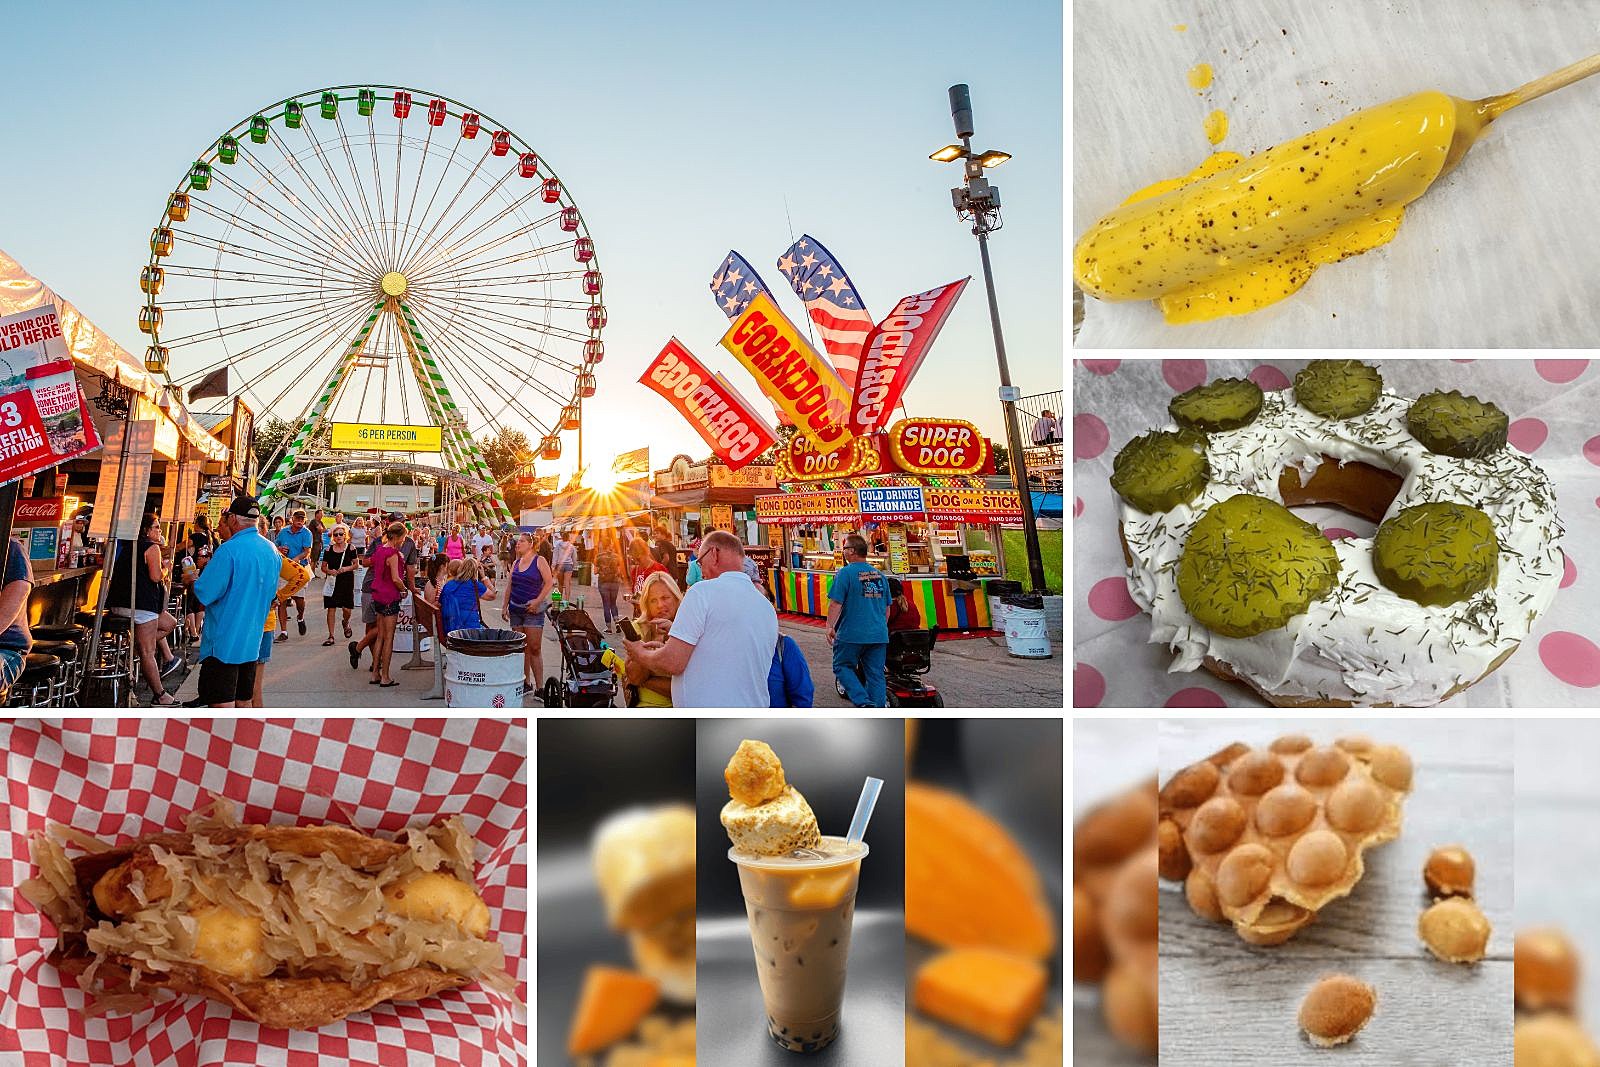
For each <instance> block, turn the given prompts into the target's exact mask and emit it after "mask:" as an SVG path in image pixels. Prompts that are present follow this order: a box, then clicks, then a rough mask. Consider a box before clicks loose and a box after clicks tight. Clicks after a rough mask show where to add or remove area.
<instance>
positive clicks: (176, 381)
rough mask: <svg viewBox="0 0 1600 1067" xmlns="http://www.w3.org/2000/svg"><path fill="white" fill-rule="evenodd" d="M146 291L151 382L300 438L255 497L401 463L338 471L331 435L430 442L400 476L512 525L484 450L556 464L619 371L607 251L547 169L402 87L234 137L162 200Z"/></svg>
mask: <svg viewBox="0 0 1600 1067" xmlns="http://www.w3.org/2000/svg"><path fill="white" fill-rule="evenodd" d="M139 287H140V289H141V291H142V292H143V293H144V304H143V306H142V307H141V309H140V312H139V328H140V330H142V331H143V332H145V333H146V334H148V335H149V347H148V348H147V350H146V354H145V362H146V366H147V367H149V369H150V370H151V371H152V372H153V373H158V374H163V375H165V376H166V377H167V379H168V381H169V382H170V383H171V384H173V385H175V386H181V387H192V386H193V385H195V384H196V383H198V382H200V381H201V380H203V379H205V378H207V377H208V376H210V375H212V374H213V373H214V372H216V371H217V370H219V369H220V368H223V367H226V368H228V372H229V375H230V384H229V388H228V392H230V393H231V394H233V395H236V396H241V397H243V398H244V399H245V401H246V402H247V403H248V404H249V405H250V406H251V407H252V409H253V410H254V411H255V412H256V413H257V417H258V418H262V417H265V416H267V415H275V416H277V417H279V418H284V419H286V420H287V421H289V422H290V423H291V424H292V425H294V426H295V427H297V429H295V430H294V431H293V432H292V433H291V434H289V435H288V436H287V437H286V438H285V440H284V442H283V444H282V446H280V447H279V448H278V450H277V452H276V454H275V455H274V456H273V457H271V459H270V460H269V461H268V464H267V465H266V466H265V467H264V468H263V472H262V473H263V476H264V481H263V485H262V495H263V497H271V496H275V495H282V494H283V493H285V492H287V491H288V490H289V489H290V488H291V487H292V486H293V485H295V484H297V483H299V482H301V481H303V480H304V479H305V478H306V477H308V476H309V475H308V474H307V473H306V472H307V471H308V470H309V469H311V468H319V469H321V470H322V473H324V474H326V473H328V472H329V471H330V470H332V471H335V472H337V471H340V470H345V469H351V468H355V467H361V468H363V469H372V468H374V467H382V466H385V465H387V464H390V463H404V462H405V461H406V459H407V456H408V453H407V452H405V451H404V450H403V449H398V450H386V451H383V452H377V451H372V452H363V451H361V450H360V449H359V448H358V449H356V450H355V451H350V450H348V442H342V443H339V448H338V449H337V450H336V448H335V443H336V442H335V441H334V439H333V438H334V435H333V433H332V431H333V428H334V426H335V424H363V425H369V426H370V425H371V424H374V423H378V424H383V425H386V426H395V425H397V426H411V427H415V426H422V427H438V435H437V440H438V445H437V451H427V452H424V451H422V448H421V447H419V449H418V450H417V451H415V452H411V453H409V464H408V465H409V466H411V468H412V469H413V470H417V469H421V470H425V471H430V472H432V471H436V472H437V473H438V474H439V475H440V476H441V477H443V478H445V479H447V480H449V481H451V482H452V483H459V484H460V485H463V486H465V489H466V491H465V492H464V494H463V499H464V500H468V501H470V502H471V503H472V506H473V509H474V510H475V511H476V512H478V513H479V514H480V515H483V516H485V517H493V518H494V519H496V520H499V521H504V520H506V519H508V518H509V517H510V516H509V512H508V510H507V508H506V504H505V500H504V496H503V495H502V493H501V491H500V488H499V486H498V485H497V484H496V482H495V478H494V476H493V475H492V473H491V472H490V470H489V467H488V465H487V464H486V463H485V461H484V457H483V454H482V451H481V449H480V448H479V445H478V441H477V438H478V437H479V436H480V435H483V434H486V433H487V434H494V433H496V432H497V431H499V430H501V429H515V430H519V431H521V432H523V433H524V434H526V435H527V436H528V438H529V441H530V442H531V443H532V447H533V448H534V449H535V450H536V453H537V455H538V456H539V457H540V458H543V459H546V460H553V459H556V458H558V457H559V456H560V454H561V437H560V435H561V433H562V431H564V430H575V429H578V428H579V427H580V426H581V424H582V403H583V401H584V400H585V399H587V398H589V397H591V396H593V395H594V393H595V365H596V364H598V363H599V362H600V361H601V360H602V359H603V358H604V356H605V343H604V342H603V341H602V340H601V336H600V335H601V330H602V329H603V327H604V326H605V324H606V309H605V304H604V303H603V300H602V280H601V274H600V265H599V259H598V257H597V254H596V250H595V245H594V240H593V239H592V238H591V237H590V236H589V232H588V229H587V227H586V226H585V224H584V219H583V215H582V213H581V212H580V211H579V210H578V206H577V204H576V203H575V202H574V201H573V199H572V197H571V194H570V192H569V191H568V189H567V188H566V186H565V185H564V184H563V183H562V181H561V180H560V178H559V177H558V176H557V175H556V174H555V172H554V171H553V170H552V169H551V168H550V166H549V164H548V162H547V161H546V160H545V159H543V158H542V157H541V156H540V155H539V154H538V153H537V152H535V151H534V150H533V149H532V148H531V147H530V146H529V145H528V143H527V142H525V141H524V140H523V139H522V138H521V137H519V136H517V135H516V134H515V133H513V132H512V131H511V130H510V129H508V128H506V127H505V126H503V125H501V124H500V123H497V122H495V121H494V120H493V119H491V118H490V117H489V116H487V115H485V114H484V113H483V112H481V111H479V110H477V109H475V108H469V107H467V106H466V105H464V104H461V103H460V102H458V101H456V100H452V99H450V98H449V97H444V96H438V95H436V94H433V93H428V92H423V91H421V90H415V89H405V88H401V87H398V86H359V85H346V86H339V87H337V88H332V89H322V90H317V91H314V92H309V93H301V94H299V95H297V96H292V97H289V98H287V99H285V100H280V101H278V102H277V103H275V104H272V105H271V106H269V107H266V108H263V109H262V110H260V111H258V112H256V113H255V114H253V115H251V116H249V117H248V118H246V119H244V120H242V121H240V122H238V123H236V124H235V125H233V126H232V127H230V128H229V129H228V130H227V131H226V132H224V133H223V134H222V135H221V136H220V137H218V138H217V139H216V140H215V141H214V142H212V144H211V145H210V146H209V147H207V148H206V149H205V150H204V151H203V152H201V153H200V154H199V156H198V158H197V159H196V160H195V161H194V163H193V164H192V165H191V166H190V167H189V169H188V171H187V173H186V174H185V175H184V177H183V179H182V180H181V181H180V182H179V183H178V186H177V188H176V189H175V190H174V191H173V192H172V194H171V195H170V196H168V198H167V203H166V205H165V208H164V209H163V211H162V213H161V219H160V222H159V223H158V224H157V225H156V227H155V228H154V230H153V231H152V233H151V237H150V259H149V262H148V264H147V265H146V266H145V267H144V268H143V270H142V271H141V272H140V275H139ZM432 436H433V435H432V434H431V433H428V434H426V435H422V436H419V438H418V440H420V441H422V442H423V443H424V446H425V447H428V448H431V447H432V441H431V440H430V438H432ZM404 439H405V438H404V437H403V436H402V440H404ZM532 458H533V457H531V456H529V457H527V459H528V462H529V465H530V466H531V461H532Z"/></svg>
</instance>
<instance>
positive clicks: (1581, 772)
mask: <svg viewBox="0 0 1600 1067" xmlns="http://www.w3.org/2000/svg"><path fill="white" fill-rule="evenodd" d="M1516 745H1517V756H1516V763H1517V813H1516V823H1517V927H1516V928H1517V929H1518V930H1525V929H1527V928H1529V927H1533V926H1557V927H1560V928H1561V929H1563V930H1565V931H1566V932H1567V935H1568V936H1569V937H1571V938H1572V940H1573V943H1574V944H1575V945H1577V947H1578V952H1579V954H1580V956H1581V958H1582V961H1583V970H1582V975H1583V986H1582V991H1581V993H1580V999H1579V1005H1580V1010H1582V1012H1583V1017H1584V1018H1585V1019H1587V1020H1589V1030H1590V1032H1591V1033H1595V1032H1596V1031H1600V879H1597V878H1596V877H1595V872H1596V871H1597V870H1600V832H1597V828H1596V824H1597V821H1600V779H1597V778H1596V777H1595V758H1596V754H1597V753H1600V723H1596V722H1589V721H1584V720H1580V719H1558V720H1525V721H1520V722H1518V723H1517V739H1516Z"/></svg>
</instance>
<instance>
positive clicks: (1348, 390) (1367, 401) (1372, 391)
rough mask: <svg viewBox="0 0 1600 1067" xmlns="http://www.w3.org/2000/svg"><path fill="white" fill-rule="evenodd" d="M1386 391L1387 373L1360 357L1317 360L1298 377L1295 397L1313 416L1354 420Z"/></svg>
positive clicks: (1295, 379)
mask: <svg viewBox="0 0 1600 1067" xmlns="http://www.w3.org/2000/svg"><path fill="white" fill-rule="evenodd" d="M1382 394H1383V375H1381V374H1379V373H1378V368H1376V367H1371V366H1368V365H1367V364H1365V363H1363V362H1361V361H1360V360H1359V359H1314V360H1312V361H1311V362H1310V363H1307V364H1306V365H1305V367H1304V368H1302V369H1301V371H1300V373H1298V374H1296V375H1295V376H1294V398H1295V400H1297V401H1299V403H1300V406H1301V407H1303V408H1305V409H1306V410H1307V411H1309V412H1311V413H1312V414H1313V415H1321V416H1322V417H1323V418H1325V419H1353V418H1355V417H1356V416H1357V415H1365V414H1366V413H1367V412H1369V411H1371V410H1372V405H1374V404H1376V403H1377V402H1378V397H1379V396H1381V395H1382Z"/></svg>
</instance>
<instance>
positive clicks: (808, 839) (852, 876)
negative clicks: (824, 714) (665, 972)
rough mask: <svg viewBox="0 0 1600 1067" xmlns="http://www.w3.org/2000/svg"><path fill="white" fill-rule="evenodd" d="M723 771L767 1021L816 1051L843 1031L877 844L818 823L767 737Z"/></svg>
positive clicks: (726, 817) (790, 1045)
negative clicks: (865, 876)
mask: <svg viewBox="0 0 1600 1067" xmlns="http://www.w3.org/2000/svg"><path fill="white" fill-rule="evenodd" d="M723 776H724V778H726V779H727V782H728V792H729V794H730V795H731V797H732V799H731V800H729V801H728V803H727V804H726V805H725V806H724V807H723V809H722V825H723V827H724V828H726V830H727V831H728V839H729V840H730V841H732V842H733V847H732V848H731V849H729V850H728V858H729V859H730V860H732V861H733V862H734V863H735V864H737V865H738V871H739V887H740V888H741V889H742V890H743V891H744V902H745V913H746V914H747V915H748V917H749V919H750V942H751V945H752V947H753V948H754V950H755V964H756V975H757V977H758V978H759V980H760V982H761V999H762V1001H763V1002H764V1003H765V1006H766V1021H767V1030H768V1032H769V1033H771V1034H772V1038H773V1040H775V1041H777V1042H778V1044H780V1045H782V1046H783V1047H784V1048H786V1049H789V1050H790V1051H791V1052H815V1051H817V1050H818V1049H821V1048H826V1047H827V1046H828V1045H829V1044H831V1043H832V1042H833V1039H834V1038H835V1037H836V1036H838V1033H839V1012H840V1005H841V1004H842V1002H843V1000H844V980H845V964H846V961H847V960H848V959H849V956H850V923H851V920H852V918H854V916H855V906H856V882H857V880H858V879H859V878H860V876H861V861H862V859H863V858H865V856H866V855H867V846H866V845H865V844H864V843H862V842H860V841H847V840H846V839H845V838H842V837H823V836H822V835H821V834H820V833H819V832H818V830H817V817H816V815H815V814H814V813H813V812H812V811H811V805H809V804H807V803H806V799H805V797H803V796H801V795H800V791H799V790H797V789H795V787H794V786H792V785H790V784H789V783H788V782H787V781H785V779H784V774H783V765H782V764H781V763H779V762H778V757H777V754H776V753H774V752H773V751H772V749H771V748H769V747H768V746H767V745H766V744H765V743H764V742H761V741H742V742H740V744H739V750H738V751H737V752H735V753H734V756H733V759H732V760H730V761H729V762H728V766H727V769H726V770H725V771H724V772H723ZM856 836H859V834H857V835H856Z"/></svg>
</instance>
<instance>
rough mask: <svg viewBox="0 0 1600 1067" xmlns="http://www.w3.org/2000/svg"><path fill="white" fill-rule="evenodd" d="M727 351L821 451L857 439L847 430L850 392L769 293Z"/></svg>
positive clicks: (737, 327) (739, 321) (733, 332)
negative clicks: (846, 422)
mask: <svg viewBox="0 0 1600 1067" xmlns="http://www.w3.org/2000/svg"><path fill="white" fill-rule="evenodd" d="M722 347H723V348H726V349H727V350H728V351H729V352H732V353H733V358H735V359H737V360H738V361H739V362H740V363H741V364H743V366H744V369H745V370H747V371H749V372H750V373H751V374H752V375H753V376H754V377H755V380H756V382H757V383H758V384H759V385H760V386H761V391H762V392H763V393H766V394H767V396H768V397H769V398H770V399H771V400H772V401H773V403H775V404H777V405H778V407H780V408H781V409H782V410H783V413H784V414H785V415H787V416H789V418H790V419H791V420H792V421H793V422H794V424H795V426H797V427H798V428H799V430H800V432H801V433H803V434H805V435H806V436H807V437H809V438H810V439H811V443H812V444H814V445H816V446H817V451H818V452H832V451H834V450H835V449H839V448H843V447H844V446H846V445H848V444H849V443H850V442H851V440H852V439H853V438H854V435H853V434H852V433H851V432H850V430H849V428H848V427H847V426H846V425H845V421H846V419H848V418H849V416H850V388H849V387H848V386H847V385H845V384H844V379H843V378H841V377H839V372H838V371H836V370H834V369H833V364H831V363H829V362H828V361H827V360H826V359H823V358H822V356H820V355H818V354H817V351H816V349H814V348H812V347H811V345H810V344H808V343H807V342H806V339H805V335H803V334H802V333H801V332H800V331H799V330H798V329H796V328H795V325H794V323H792V322H790V321H789V319H788V316H786V315H784V313H783V312H782V311H780V310H779V309H778V305H777V304H774V303H773V302H772V298H771V297H770V296H768V295H767V294H766V293H757V294H756V296H755V298H754V299H752V300H751V301H750V303H749V305H748V306H747V307H746V308H745V309H744V311H743V312H742V313H740V315H739V317H738V318H736V319H734V320H733V326H732V327H730V328H729V330H728V332H727V333H725V334H723V335H722Z"/></svg>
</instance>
